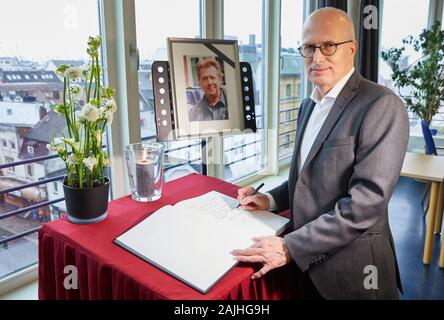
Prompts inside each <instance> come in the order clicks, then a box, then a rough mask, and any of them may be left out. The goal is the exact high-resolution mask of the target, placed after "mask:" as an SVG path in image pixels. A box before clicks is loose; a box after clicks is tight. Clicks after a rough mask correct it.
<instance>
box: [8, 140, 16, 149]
mask: <svg viewBox="0 0 444 320" xmlns="http://www.w3.org/2000/svg"><path fill="white" fill-rule="evenodd" d="M9 144H10V146H11V150H15V143H14V142H12V141H9Z"/></svg>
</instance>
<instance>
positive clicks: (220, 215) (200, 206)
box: [186, 192, 252, 223]
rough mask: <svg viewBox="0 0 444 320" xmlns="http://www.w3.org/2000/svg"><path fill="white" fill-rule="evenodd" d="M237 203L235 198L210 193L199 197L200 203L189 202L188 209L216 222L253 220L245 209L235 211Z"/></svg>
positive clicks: (187, 203)
mask: <svg viewBox="0 0 444 320" xmlns="http://www.w3.org/2000/svg"><path fill="white" fill-rule="evenodd" d="M235 203H236V200H235V199H233V198H230V197H227V196H222V195H220V194H218V193H215V192H214V193H213V192H209V193H207V194H206V195H204V196H202V197H199V201H193V199H191V200H188V201H187V202H186V207H187V208H190V209H192V210H193V211H194V212H199V213H200V214H201V215H205V216H208V217H210V218H212V219H216V220H223V221H232V222H237V223H244V222H247V221H248V220H250V219H252V217H251V213H249V212H247V211H245V210H244V209H241V208H237V209H233V207H234V205H235Z"/></svg>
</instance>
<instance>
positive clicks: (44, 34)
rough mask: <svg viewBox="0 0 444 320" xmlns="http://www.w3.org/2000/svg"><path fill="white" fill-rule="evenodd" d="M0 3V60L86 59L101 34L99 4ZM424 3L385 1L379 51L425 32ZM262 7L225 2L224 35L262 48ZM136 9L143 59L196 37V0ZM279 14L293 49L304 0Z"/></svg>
mask: <svg viewBox="0 0 444 320" xmlns="http://www.w3.org/2000/svg"><path fill="white" fill-rule="evenodd" d="M0 1H1V7H2V13H7V14H2V18H1V19H0V30H2V32H1V35H0V56H11V55H15V56H19V57H22V58H25V59H34V60H40V61H43V60H48V59H50V58H52V59H55V58H57V59H79V58H82V57H83V58H86V57H87V55H86V52H85V49H86V41H87V39H88V36H90V35H97V34H98V33H99V20H98V1H97V0H38V1H29V0H14V1H12V0H0ZM428 2H429V0H403V1H400V0H385V1H384V18H383V21H382V23H383V26H384V31H383V34H382V39H381V41H382V46H384V47H390V46H398V45H399V44H400V43H401V42H400V41H401V39H402V38H403V37H404V36H406V35H408V34H414V35H417V34H418V33H419V31H420V30H421V29H422V28H424V27H426V20H427V4H428ZM261 3H262V0H242V1H239V0H225V3H224V16H225V19H224V28H225V35H229V36H236V37H238V40H239V42H240V43H247V42H248V37H249V34H251V33H253V34H255V35H256V42H257V43H261V42H262V37H261V31H262V8H261ZM135 5H136V30H137V45H138V47H139V50H140V53H141V58H142V59H144V58H152V57H153V56H154V55H155V53H156V51H157V49H158V48H166V44H167V40H166V38H167V37H168V36H170V37H192V38H194V37H195V36H198V35H199V2H198V1H197V0H136V1H135ZM171 9H174V10H171ZM164 12H168V14H164ZM281 12H282V25H281V29H282V35H281V41H282V47H294V48H296V47H298V46H299V45H300V43H299V42H300V38H301V30H302V0H282V9H281ZM164 53H166V51H164ZM156 58H157V59H159V58H161V57H159V56H157V57H156ZM163 58H166V57H163Z"/></svg>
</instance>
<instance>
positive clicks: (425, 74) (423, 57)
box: [381, 22, 444, 125]
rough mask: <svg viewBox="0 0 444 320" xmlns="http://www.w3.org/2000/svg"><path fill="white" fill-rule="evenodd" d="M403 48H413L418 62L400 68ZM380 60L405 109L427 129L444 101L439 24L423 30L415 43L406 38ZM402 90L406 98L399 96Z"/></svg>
mask: <svg viewBox="0 0 444 320" xmlns="http://www.w3.org/2000/svg"><path fill="white" fill-rule="evenodd" d="M407 45H408V46H413V49H414V50H415V51H416V52H418V53H419V54H420V58H419V59H418V60H416V61H414V62H413V63H412V64H410V65H409V66H406V67H403V64H402V60H403V59H404V52H405V50H406V46H407ZM381 56H382V59H383V60H384V61H386V62H387V64H388V65H389V66H390V67H391V68H392V70H393V74H392V80H393V81H395V87H397V88H398V93H399V95H400V96H401V97H402V98H403V100H404V101H405V103H406V105H407V107H408V108H409V109H410V110H412V111H413V112H414V113H415V114H416V115H417V116H418V117H419V118H420V119H421V120H426V121H427V123H428V124H429V125H430V124H431V122H432V118H433V116H434V115H436V114H437V113H438V111H439V107H440V104H441V101H442V100H443V98H444V73H443V72H444V31H442V30H441V26H440V24H439V22H437V23H435V24H434V25H433V26H432V28H431V29H424V30H423V31H422V32H421V34H420V35H419V38H418V39H414V38H413V36H411V35H410V36H408V37H407V38H405V39H404V40H403V46H401V47H400V48H390V49H388V50H384V51H383V52H382V54H381ZM403 88H405V89H407V90H405V91H406V92H408V95H405V94H402V93H401V89H403Z"/></svg>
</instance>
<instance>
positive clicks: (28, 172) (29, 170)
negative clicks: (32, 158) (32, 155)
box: [26, 164, 33, 177]
mask: <svg viewBox="0 0 444 320" xmlns="http://www.w3.org/2000/svg"><path fill="white" fill-rule="evenodd" d="M32 172H33V171H32V164H28V165H26V173H27V174H28V177H32V176H33V174H32Z"/></svg>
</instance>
